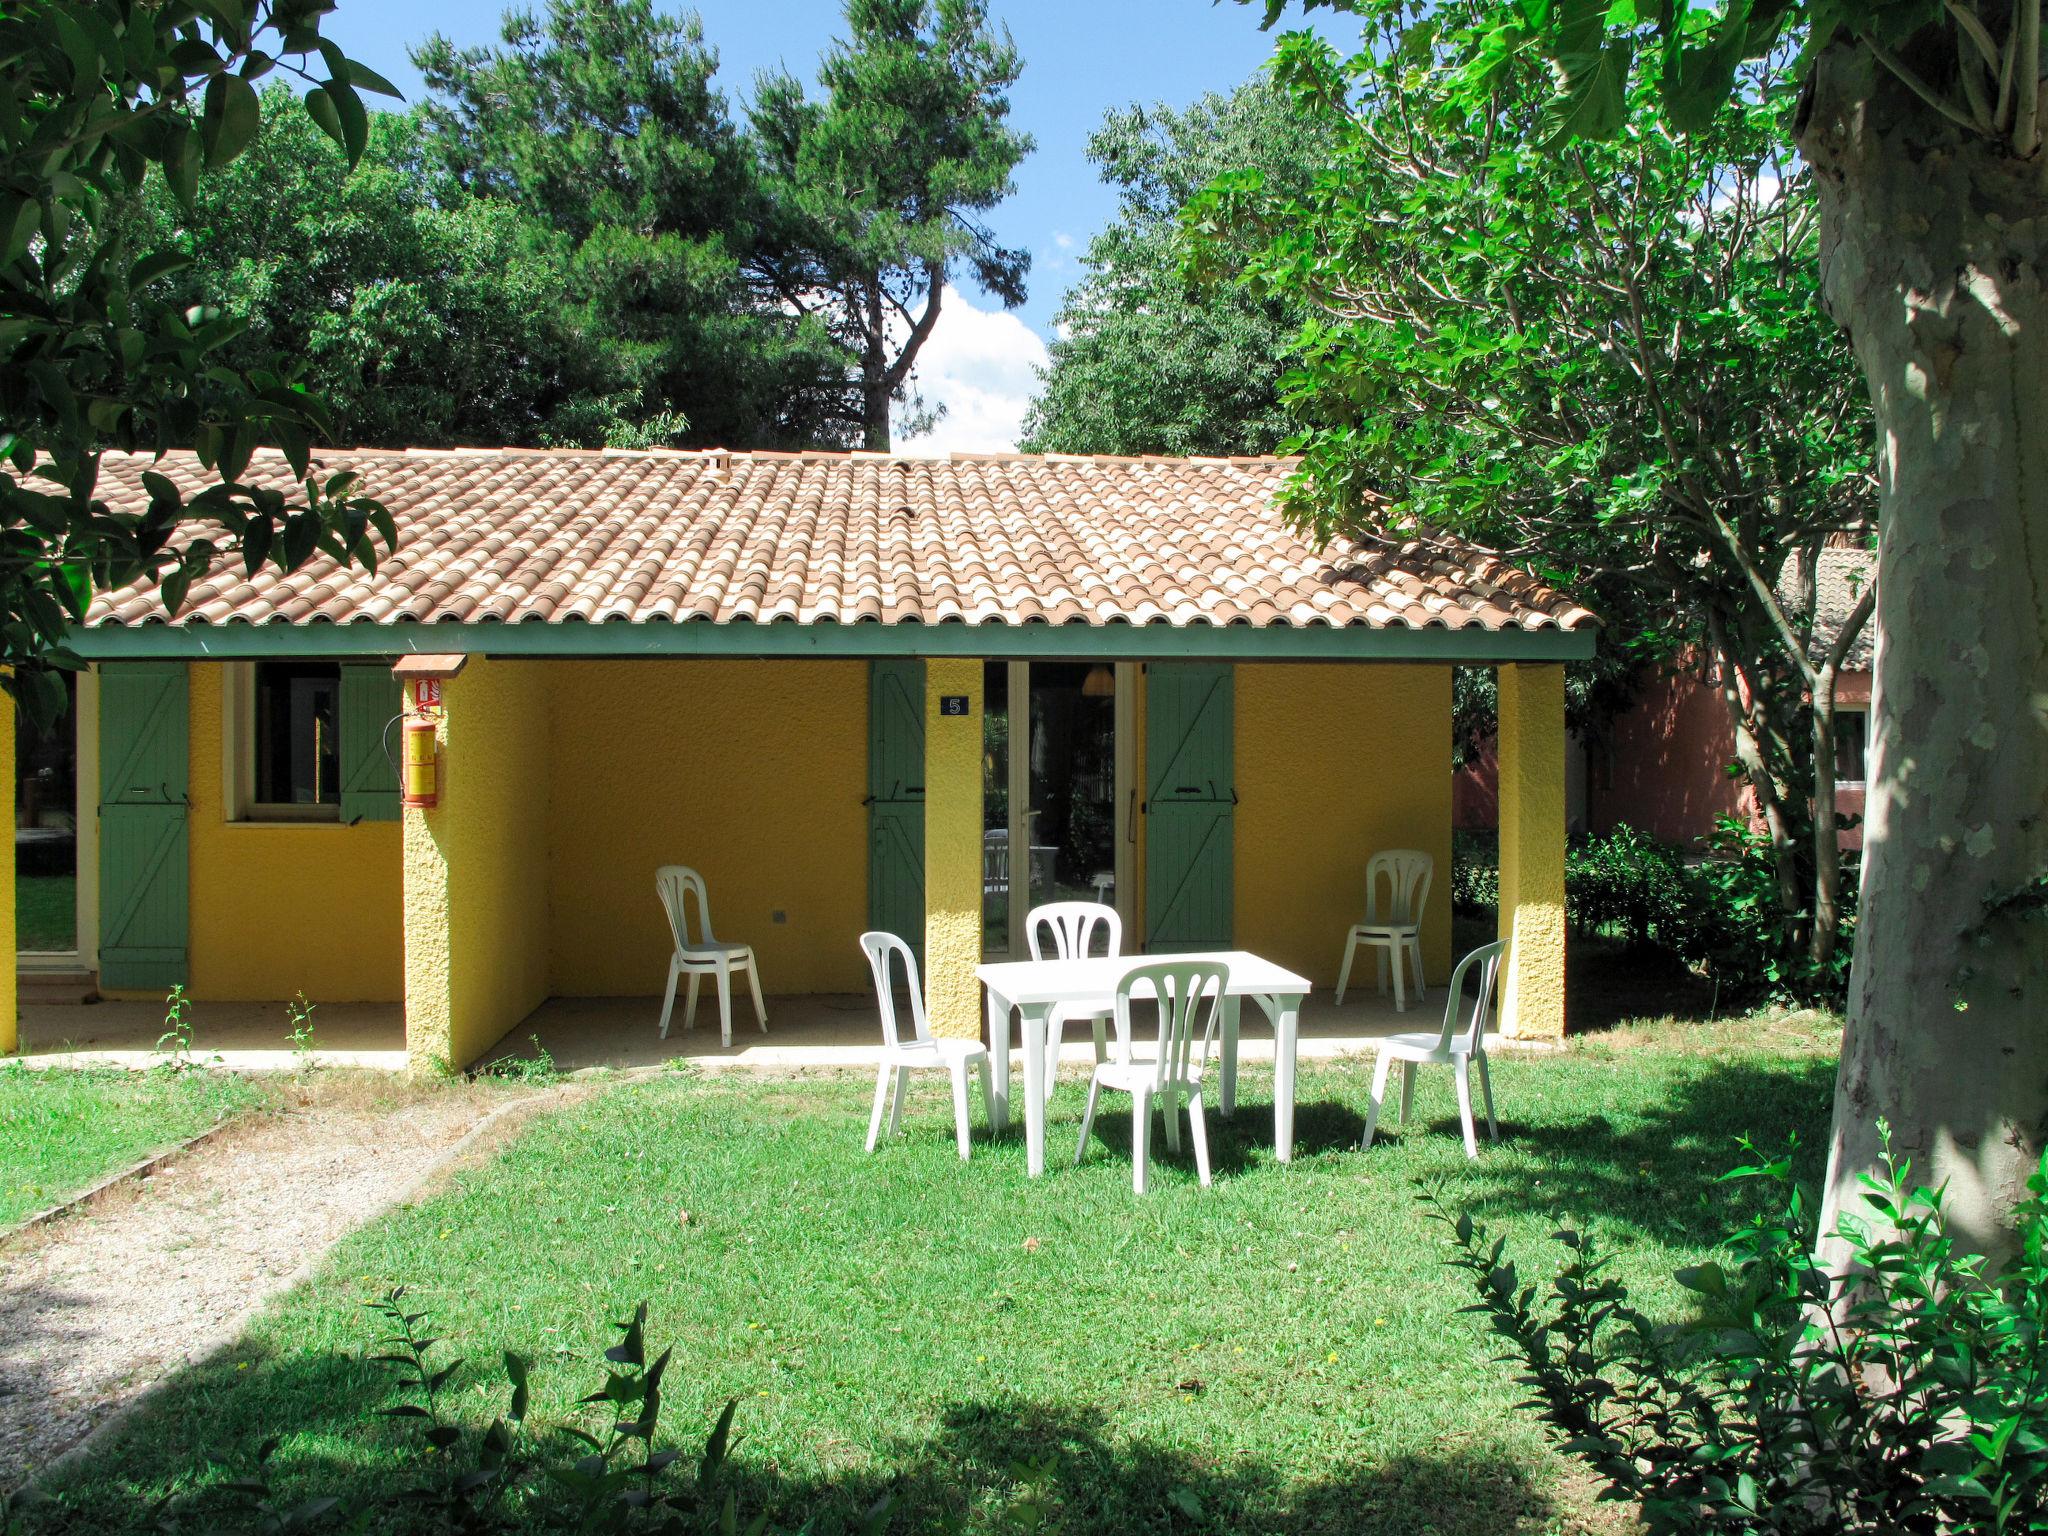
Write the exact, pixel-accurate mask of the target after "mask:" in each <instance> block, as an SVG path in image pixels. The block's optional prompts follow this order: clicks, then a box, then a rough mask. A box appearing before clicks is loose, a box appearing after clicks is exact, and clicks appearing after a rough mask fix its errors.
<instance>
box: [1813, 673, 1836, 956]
mask: <svg viewBox="0 0 2048 1536" xmlns="http://www.w3.org/2000/svg"><path fill="white" fill-rule="evenodd" d="M1841 926H1842V834H1841V831H1840V819H1839V817H1837V815H1836V813H1835V671H1834V668H1833V667H1828V668H1825V669H1823V671H1822V674H1821V682H1820V684H1819V685H1818V686H1817V687H1815V689H1814V690H1813V926H1812V927H1811V928H1809V929H1808V930H1807V934H1806V959H1807V963H1808V964H1810V965H1811V966H1812V967H1813V972H1814V975H1813V980H1814V981H1815V983H1818V982H1819V981H1820V978H1821V976H1822V975H1823V974H1824V973H1825V972H1826V970H1827V968H1828V967H1829V966H1831V965H1833V964H1834V963H1835V936H1836V935H1837V933H1839V932H1840V930H1841Z"/></svg>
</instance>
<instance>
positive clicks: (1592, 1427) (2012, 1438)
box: [1432, 1135, 2048, 1536]
mask: <svg viewBox="0 0 2048 1536" xmlns="http://www.w3.org/2000/svg"><path fill="white" fill-rule="evenodd" d="M1909 1173H1910V1170H1909V1168H1908V1167H1907V1165H1906V1164H1904V1163H1903V1162H1897V1161H1894V1160H1893V1159H1892V1157H1891V1154H1890V1143H1889V1137H1888V1135H1887V1140H1886V1156H1885V1164H1884V1171H1883V1174H1882V1176H1881V1177H1876V1178H1867V1179H1865V1180H1864V1185H1865V1190H1866V1193H1867V1195H1868V1197H1869V1212H1870V1216H1871V1218H1872V1219H1871V1220H1870V1221H1867V1222H1866V1221H1864V1220H1861V1219H1855V1218H1850V1217H1845V1218H1844V1219H1843V1221H1842V1223H1841V1226H1840V1229H1839V1232H1838V1235H1839V1237H1840V1238H1841V1239H1842V1241H1843V1242H1844V1244H1845V1245H1846V1247H1847V1249H1848V1253H1849V1257H1850V1269H1849V1275H1850V1277H1851V1278H1848V1279H1843V1278H1840V1277H1838V1276H1836V1275H1834V1274H1832V1273H1830V1271H1829V1270H1827V1269H1826V1268H1825V1267H1823V1266H1822V1264H1821V1263H1820V1262H1819V1261H1818V1260H1817V1259H1816V1258H1815V1257H1814V1254H1813V1246H1814V1244H1813V1239H1814V1235H1815V1234H1814V1232H1813V1230H1812V1224H1811V1221H1810V1219H1809V1216H1808V1210H1809V1204H1808V1201H1807V1200H1806V1198H1805V1197H1804V1196H1803V1195H1802V1194H1801V1193H1800V1191H1799V1190H1798V1189H1797V1187H1796V1186H1795V1185H1794V1184H1793V1182H1792V1179H1791V1173H1790V1163H1789V1159H1782V1158H1781V1159H1776V1160H1765V1159H1759V1160H1758V1161H1757V1162H1755V1163H1754V1164H1752V1165H1751V1166H1748V1167H1743V1168H1738V1169H1736V1170H1735V1171H1734V1172H1733V1173H1731V1174H1729V1175H1728V1176H1727V1177H1729V1178H1731V1179H1755V1180H1762V1181H1764V1182H1766V1183H1768V1184H1770V1185H1771V1186H1773V1187H1774V1188H1775V1189H1776V1190H1777V1191H1778V1193H1779V1196H1780V1198H1779V1200H1778V1201H1777V1202H1776V1210H1775V1211H1774V1212H1773V1213H1772V1214H1770V1215H1768V1216H1765V1217H1762V1218H1759V1219H1758V1220H1756V1221H1755V1222H1753V1223H1752V1224H1750V1225H1749V1226H1747V1227H1745V1228H1743V1229H1742V1230H1741V1231H1739V1232H1737V1233H1735V1234H1734V1235H1733V1236H1732V1237H1730V1238H1729V1239H1728V1240H1727V1241H1726V1242H1725V1243H1724V1244H1723V1245H1722V1253H1723V1259H1724V1261H1725V1262H1717V1263H1707V1264H1702V1265H1699V1266H1698V1267H1696V1268H1693V1269H1687V1270H1681V1271H1679V1273H1678V1277H1677V1278H1678V1280H1679V1282H1680V1283H1681V1284H1682V1285H1684V1286H1685V1287H1686V1288H1687V1290H1689V1291H1690V1292H1691V1293H1692V1294H1693V1295H1694V1297H1696V1298H1697V1301H1698V1309H1699V1311H1698V1316H1697V1317H1696V1318H1695V1319H1694V1320H1692V1321H1690V1322H1688V1323H1685V1324H1683V1325H1680V1326H1676V1327H1660V1326H1659V1325H1657V1324H1655V1323H1653V1322H1652V1321H1651V1320H1650V1319H1648V1318H1647V1317H1645V1316H1644V1315H1643V1314H1642V1313H1641V1312H1639V1311H1637V1310H1636V1309H1635V1308H1634V1306H1633V1305H1632V1304H1631V1302H1630V1296H1629V1288H1628V1286H1627V1285H1626V1284H1624V1283H1623V1282H1621V1281H1619V1280H1617V1279H1616V1278H1615V1277H1614V1276H1613V1275H1612V1274H1611V1273H1610V1272H1609V1268H1608V1261H1607V1260H1606V1259H1605V1258H1603V1257H1601V1256H1600V1255H1599V1254H1598V1253H1597V1252H1596V1248H1595V1244H1594V1242H1593V1240H1592V1238H1591V1237H1589V1236H1587V1235H1585V1234H1582V1233H1578V1232H1573V1231H1566V1232H1561V1233H1559V1234H1558V1240H1559V1241H1560V1242H1561V1243H1562V1244H1563V1245H1564V1248H1565V1256H1564V1261H1563V1263H1562V1264H1561V1265H1560V1266H1559V1268H1558V1270H1557V1272H1556V1274H1555V1275H1554V1276H1553V1277H1552V1278H1551V1280H1550V1281H1549V1282H1548V1284H1547V1285H1546V1286H1545V1287H1544V1288H1543V1299H1542V1300H1541V1302H1539V1301H1538V1299H1537V1295H1538V1292H1537V1287H1536V1286H1535V1285H1533V1284H1529V1283H1527V1282H1525V1281H1524V1279H1523V1277H1522V1276H1521V1274H1520V1272H1519V1271H1518V1270H1517V1268H1516V1266H1515V1263H1514V1261H1513V1260H1512V1259H1511V1258H1510V1257H1508V1255H1507V1252H1506V1245H1505V1243H1504V1241H1502V1240H1499V1239H1489V1237H1488V1235H1487V1232H1486V1229H1485V1228H1484V1227H1481V1226H1478V1225H1476V1224H1474V1223H1473V1221H1472V1220H1471V1218H1470V1217H1469V1216H1465V1215H1459V1216H1456V1217H1454V1218H1453V1217H1450V1216H1448V1215H1447V1214H1445V1213H1444V1212H1443V1211H1442V1208H1441V1206H1438V1213H1439V1214H1440V1215H1445V1219H1446V1220H1449V1221H1450V1222H1451V1224H1452V1225H1453V1227H1454V1229H1455V1231H1456V1233H1457V1244H1458V1246H1457V1252H1456V1255H1455V1256H1454V1257H1453V1259H1452V1260H1451V1262H1452V1263H1453V1264H1454V1265H1456V1266H1457V1267H1458V1268H1461V1269H1463V1270H1465V1271H1466V1272H1467V1273H1468V1274H1469V1275H1470V1276H1471V1278H1472V1281H1473V1285H1474V1289H1475V1291H1476V1293H1477V1296H1478V1301H1477V1303H1476V1305H1475V1306H1473V1307H1472V1308H1470V1309H1469V1310H1471V1311H1474V1312H1477V1313H1480V1314H1482V1315H1483V1316H1485V1317H1486V1319H1487V1320H1488V1322H1489V1324H1490V1325H1491V1327H1492V1329H1493V1332H1494V1333H1495V1334H1496V1335H1498V1336H1499V1337H1500V1338H1501V1339H1502V1340H1504V1341H1505V1343H1506V1346H1507V1348H1506V1351H1505V1357H1506V1358H1508V1359H1511V1360H1513V1361H1515V1362H1517V1363H1518V1364H1519V1365H1520V1366H1521V1368H1522V1370H1521V1375H1520V1377H1519V1380H1520V1381H1521V1382H1522V1383H1523V1384H1524V1385H1526V1386H1527V1387H1529V1388H1530V1391H1531V1400H1530V1402H1529V1404H1528V1406H1530V1407H1532V1408H1533V1409H1535V1411H1536V1412H1537V1413H1538V1414H1540V1416H1541V1417H1542V1418H1543V1420H1544V1421H1545V1423H1546V1424H1547V1425H1548V1426H1549V1428H1550V1431H1551V1433H1552V1435H1553V1436H1554V1437H1555V1438H1556V1439H1557V1440H1558V1441H1559V1442H1560V1443H1561V1444H1562V1445H1563V1447H1564V1448H1565V1449H1566V1450H1569V1451H1571V1452H1573V1453H1575V1454H1576V1455H1578V1456H1581V1457H1583V1458H1584V1459H1585V1460H1586V1461H1587V1462H1588V1463H1590V1464H1591V1466H1592V1468H1593V1469H1594V1471H1595V1472H1596V1473H1597V1475H1598V1476H1599V1477H1600V1478H1601V1479H1602V1480H1603V1482H1604V1483H1605V1484H1606V1487H1605V1490H1604V1496H1605V1497H1607V1498H1611V1499H1617V1500H1625V1501H1628V1502H1630V1503H1634V1504H1638V1505H1639V1506H1640V1508H1641V1511H1642V1517H1643V1520H1644V1523H1645V1525H1646V1526H1647V1528H1648V1530H1649V1531H1650V1532H1652V1533H1653V1536H1654V1533H1664V1532H1673V1533H1695V1532H1697V1533H1735V1532H1741V1533H1750V1532H1757V1533H1764V1532H1771V1533H1786V1536H1807V1533H1812V1536H1820V1533H1822V1532H1828V1533H1836V1532H1848V1533H1864V1532H1868V1533H1873V1536H1875V1533H1878V1532H1920V1531H1926V1532H1956V1533H1966V1536H1975V1533H1979V1532H1984V1533H1990V1532H2007V1531H2022V1530H2040V1529H2042V1528H2043V1525H2044V1522H2048V1333H2044V1324H2048V1251H2044V1245H2048V1157H2044V1158H2043V1161H2042V1167H2041V1169H2040V1171H2038V1172H2037V1173H2036V1174H2035V1176H2034V1178H2033V1179H2032V1180H2031V1181H2030V1182H2029V1185H2028V1188H2029V1191H2030V1193H2029V1196H2028V1198H2027V1200H2026V1202H2025V1203H2024V1205H2023V1206H2022V1207H2021V1209H2020V1211H2019V1213H2018V1216H2019V1234H2020V1249H2019V1257H2018V1258H2017V1260H2015V1261H2014V1263H2013V1264H2012V1265H2011V1266H2010V1268H2008V1269H2007V1270H2006V1271H2005V1272H2004V1273H2003V1274H2001V1275H1997V1276H1995V1277H1994V1276H1993V1275H1992V1274H1991V1273H1990V1272H1989V1271H1988V1269H1987V1267H1986V1265H1985V1263H1984V1261H1983V1260H1982V1259H1980V1258H1978V1257H1977V1256H1976V1255H1974V1254H1971V1253H1968V1252H1967V1251H1965V1250H1963V1249H1962V1248H1960V1247H1959V1246H1958V1245H1957V1242H1956V1240H1955V1238H1954V1237H1953V1236H1952V1235H1951V1234H1950V1232H1949V1230H1948V1227H1947V1224H1946V1221H1945V1220H1944V1217H1943V1212H1942V1197H1941V1194H1940V1192H1938V1191H1931V1190H1928V1189H1926V1188H1924V1187H1921V1186H1918V1185H1915V1184H1913V1183H1912V1182H1911V1180H1910V1177H1909ZM1432 1203H1433V1204H1435V1203H1436V1202H1434V1201H1432Z"/></svg>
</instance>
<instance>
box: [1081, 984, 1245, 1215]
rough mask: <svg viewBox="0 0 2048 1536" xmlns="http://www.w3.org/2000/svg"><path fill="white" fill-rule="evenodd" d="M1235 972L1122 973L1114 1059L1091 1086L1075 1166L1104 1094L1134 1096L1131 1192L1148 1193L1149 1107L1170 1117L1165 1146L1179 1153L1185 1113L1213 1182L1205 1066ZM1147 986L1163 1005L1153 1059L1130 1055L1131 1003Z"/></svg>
mask: <svg viewBox="0 0 2048 1536" xmlns="http://www.w3.org/2000/svg"><path fill="white" fill-rule="evenodd" d="M1229 983H1230V970H1229V968H1228V967H1227V966H1223V965H1219V964H1217V963H1216V962H1214V961H1202V960H1162V961H1159V962H1158V963H1156V964H1153V965H1140V966H1136V967H1134V968H1133V969H1132V970H1130V971H1128V972H1126V973H1125V975H1124V978H1123V980H1121V981H1119V982H1118V983H1117V986H1116V1036H1117V1059H1116V1060H1115V1061H1106V1062H1103V1063H1102V1064H1101V1065H1100V1066H1098V1067H1096V1069H1095V1076H1094V1078H1093V1079H1092V1080H1091V1081H1090V1082H1089V1084H1088V1108H1087V1111H1086V1112H1085V1113H1084V1114H1083V1115H1082V1116H1081V1140H1080V1143H1079V1144H1078V1145H1077V1146H1076V1147H1075V1148H1074V1162H1075V1164H1076V1165H1077V1166H1078V1165H1079V1164H1080V1161H1081V1158H1082V1155H1083V1154H1084V1153H1086V1152H1087V1150H1088V1132H1089V1131H1090V1130H1091V1129H1092V1128H1093V1127H1094V1125H1095V1101H1096V1100H1097V1098H1099V1097H1100V1096H1101V1093H1102V1090H1103V1089H1105V1088H1108V1089H1112V1090H1114V1091H1115V1092H1118V1093H1128V1094H1129V1095H1130V1096H1131V1187H1132V1188H1133V1189H1135V1190H1136V1191H1137V1192H1138V1193H1139V1194H1141V1195H1142V1194H1144V1193H1145V1168H1146V1163H1147V1156H1146V1151H1147V1145H1146V1144H1147V1143H1148V1142H1149V1141H1150V1140H1151V1130H1152V1106H1153V1104H1154V1102H1155V1101H1156V1102H1157V1103H1158V1105H1159V1107H1160V1108H1161V1109H1163V1110H1164V1111H1165V1112H1166V1145H1167V1147H1168V1148H1169V1149H1170V1150H1172V1151H1175V1152H1178V1151H1179V1150H1180V1106H1181V1103H1182V1102H1183V1101H1185V1102H1186V1104H1187V1107H1188V1128H1189V1130H1191V1131H1192V1132H1193V1133H1194V1138H1195V1172H1196V1173H1197V1174H1198V1175H1199V1176H1200V1178H1201V1181H1202V1184H1203V1187H1204V1188H1206V1187H1207V1186H1208V1183H1209V1132H1208V1127H1207V1126H1206V1125H1205V1124H1204V1123H1203V1120H1202V1067H1203V1065H1204V1064H1205V1063H1206V1062H1207V1061H1208V1059H1209V1052H1210V1051H1211V1050H1212V1049H1213V1048H1214V1047H1215V1044H1216V1037H1217V1034H1218V1032H1219V1030H1220V1029H1221V1028H1222V1023H1223V993H1224V989H1225V988H1226V987H1227V986H1228V985H1229ZM1148 984H1149V986H1150V987H1151V989H1152V990H1153V991H1154V992H1155V993H1156V994H1157V997H1158V1007H1159V1050H1158V1054H1157V1055H1156V1056H1154V1057H1153V1059H1152V1060H1150V1061H1139V1060H1136V1059H1134V1058H1133V1057H1132V1055H1131V1038H1132V1034H1131V997H1132V994H1133V992H1135V991H1136V990H1138V989H1139V988H1141V987H1145V986H1147V985H1148Z"/></svg>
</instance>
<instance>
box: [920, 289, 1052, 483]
mask: <svg viewBox="0 0 2048 1536" xmlns="http://www.w3.org/2000/svg"><path fill="white" fill-rule="evenodd" d="M1045 362H1046V350H1045V343H1044V342H1043V341H1041V340H1040V339H1039V336H1038V333H1037V332H1036V331H1034V330H1032V329H1031V327H1030V326H1028V325H1026V324H1025V323H1024V322H1023V321H1022V320H1019V319H1018V318H1017V317H1016V316H1015V315H1013V314H1009V313H1007V312H1006V311H1003V310H990V309H977V308H975V306H974V305H973V304H971V303H969V302H968V299H967V296H966V295H965V294H963V293H961V292H960V290H959V289H957V288H949V289H948V290H947V291H946V300H945V304H944V306H943V307H942V308H941V309H940V310H939V323H938V324H937V325H935V326H933V327H932V333H931V336H930V337H929V338H928V339H927V340H926V341H925V344H924V347H923V348H922V349H921V350H920V351H919V353H918V355H917V385H918V389H919V390H920V391H921V392H922V393H923V395H924V398H925V400H926V401H927V402H928V403H929V404H933V405H943V406H945V408H946V411H945V414H944V415H943V416H941V417H940V418H939V420H938V422H937V424H936V425H934V426H933V428H932V430H931V431H929V432H926V433H923V434H921V435H919V436H917V437H906V438H900V439H898V440H897V442H896V444H895V447H896V451H897V452H899V453H905V454H915V455H919V456H925V455H930V456H933V457H936V456H938V455H941V454H946V453H951V452H953V451H955V450H958V451H960V452H963V453H1003V452H1007V451H1009V450H1010V449H1013V448H1015V447H1016V446H1017V438H1018V435H1019V434H1020V433H1021V432H1022V430H1023V427H1024V411H1025V408H1026V407H1027V406H1029V405H1030V403H1031V396H1032V394H1033V393H1034V392H1035V391H1036V390H1037V388H1038V373H1037V370H1038V369H1039V368H1041V367H1043V366H1044V365H1045Z"/></svg>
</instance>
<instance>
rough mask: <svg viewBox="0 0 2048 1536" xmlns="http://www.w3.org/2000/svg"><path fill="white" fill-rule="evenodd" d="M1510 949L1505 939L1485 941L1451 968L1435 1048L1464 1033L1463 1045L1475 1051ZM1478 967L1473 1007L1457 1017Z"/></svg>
mask: <svg viewBox="0 0 2048 1536" xmlns="http://www.w3.org/2000/svg"><path fill="white" fill-rule="evenodd" d="M1507 952H1508V941H1507V940H1506V939H1495V940H1494V941H1493V942H1492V943H1491V944H1482V945H1480V946H1479V947H1478V948H1477V949H1475V950H1473V951H1472V953H1471V954H1469V955H1467V956H1466V957H1465V958H1464V959H1462V960H1460V961H1459V962H1458V968H1457V969H1456V970H1454V971H1452V972H1451V984H1450V986H1448V987H1447V988H1445V989H1444V990H1445V995H1444V1032H1443V1034H1442V1035H1440V1036H1439V1037H1438V1038H1437V1043H1436V1048H1437V1049H1438V1050H1440V1051H1442V1050H1448V1049H1450V1045H1451V1041H1452V1039H1453V1037H1462V1039H1461V1044H1460V1049H1462V1050H1466V1051H1476V1050H1477V1049H1479V1039H1480V1036H1482V1035H1484V1034H1485V1033H1486V1020H1487V1018H1488V1017H1489V1016H1490V1015H1491V1014H1492V1012H1493V989H1494V986H1495V984H1496V983H1497V982H1498V980H1499V979H1500V962H1501V958H1502V957H1503V956H1504V955H1506V954H1507ZM1474 966H1477V967H1478V968H1479V975H1478V978H1477V981H1476V983H1475V985H1476V986H1477V987H1478V989H1479V991H1478V995H1477V996H1475V997H1474V998H1473V999H1472V1008H1471V1011H1470V1012H1469V1013H1467V1014H1466V1015H1465V1017H1464V1019H1463V1020H1462V1021H1461V1020H1460V1019H1459V1017H1458V1003H1459V1000H1460V999H1461V998H1462V996H1463V994H1464V991H1465V983H1466V981H1467V980H1468V979H1470V978H1471V977H1472V968H1473V967H1474Z"/></svg>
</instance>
